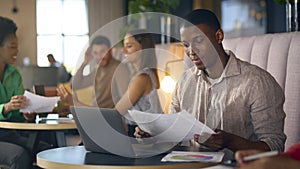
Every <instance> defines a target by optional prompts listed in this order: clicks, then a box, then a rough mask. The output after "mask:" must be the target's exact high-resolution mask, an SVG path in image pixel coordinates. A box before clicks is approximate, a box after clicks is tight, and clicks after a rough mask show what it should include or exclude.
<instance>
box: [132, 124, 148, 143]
mask: <svg viewBox="0 0 300 169" xmlns="http://www.w3.org/2000/svg"><path fill="white" fill-rule="evenodd" d="M133 135H134V136H135V138H136V139H137V140H138V141H142V138H148V137H151V135H150V134H149V133H147V132H145V131H143V130H142V129H140V128H139V127H136V128H135V132H134V134H133Z"/></svg>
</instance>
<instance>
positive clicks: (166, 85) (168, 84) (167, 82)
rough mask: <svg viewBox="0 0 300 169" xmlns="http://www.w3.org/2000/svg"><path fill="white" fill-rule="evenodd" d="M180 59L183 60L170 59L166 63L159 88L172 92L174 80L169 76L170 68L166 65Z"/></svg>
mask: <svg viewBox="0 0 300 169" xmlns="http://www.w3.org/2000/svg"><path fill="white" fill-rule="evenodd" d="M180 61H183V59H177V60H171V61H168V62H167V63H166V66H165V77H164V78H163V80H162V82H161V88H162V90H163V91H164V92H166V93H172V92H173V90H174V88H175V85H176V81H175V80H174V79H173V78H172V77H171V74H170V68H169V67H168V64H170V63H174V62H180Z"/></svg>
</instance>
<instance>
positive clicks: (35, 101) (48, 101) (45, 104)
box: [20, 91, 59, 113]
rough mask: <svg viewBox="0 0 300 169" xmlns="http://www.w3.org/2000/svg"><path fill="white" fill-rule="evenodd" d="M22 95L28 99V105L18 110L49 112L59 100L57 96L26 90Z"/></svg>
mask: <svg viewBox="0 0 300 169" xmlns="http://www.w3.org/2000/svg"><path fill="white" fill-rule="evenodd" d="M24 96H26V98H27V99H29V105H28V106H27V107H26V108H24V109H20V112H36V113H43V112H44V113H49V112H51V111H52V110H53V108H54V106H55V104H56V103H57V102H58V100H59V97H44V96H40V95H36V94H33V93H30V92H28V91H25V93H24Z"/></svg>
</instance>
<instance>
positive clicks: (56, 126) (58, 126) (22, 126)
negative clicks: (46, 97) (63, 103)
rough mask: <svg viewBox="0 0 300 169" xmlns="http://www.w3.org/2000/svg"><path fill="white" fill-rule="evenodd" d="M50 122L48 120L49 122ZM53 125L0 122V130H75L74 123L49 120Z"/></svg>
mask: <svg viewBox="0 0 300 169" xmlns="http://www.w3.org/2000/svg"><path fill="white" fill-rule="evenodd" d="M49 121H50V120H49ZM51 121H53V123H51V122H50V123H16V122H4V121H0V128H3V129H14V130H70V129H76V124H75V122H74V121H71V120H70V121H69V122H66V121H65V122H60V121H56V120H51Z"/></svg>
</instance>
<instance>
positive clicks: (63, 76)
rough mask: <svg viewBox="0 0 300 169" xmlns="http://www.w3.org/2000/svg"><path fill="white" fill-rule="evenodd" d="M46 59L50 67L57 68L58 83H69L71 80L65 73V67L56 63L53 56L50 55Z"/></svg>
mask: <svg viewBox="0 0 300 169" xmlns="http://www.w3.org/2000/svg"><path fill="white" fill-rule="evenodd" d="M47 58H48V61H49V63H50V67H57V68H58V70H57V71H58V72H57V75H58V82H59V83H66V82H69V81H70V79H71V78H72V75H71V73H69V72H68V71H67V69H66V67H65V66H64V65H63V64H61V63H59V62H58V61H56V60H55V58H54V56H53V54H51V53H50V54H48V55H47Z"/></svg>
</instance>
